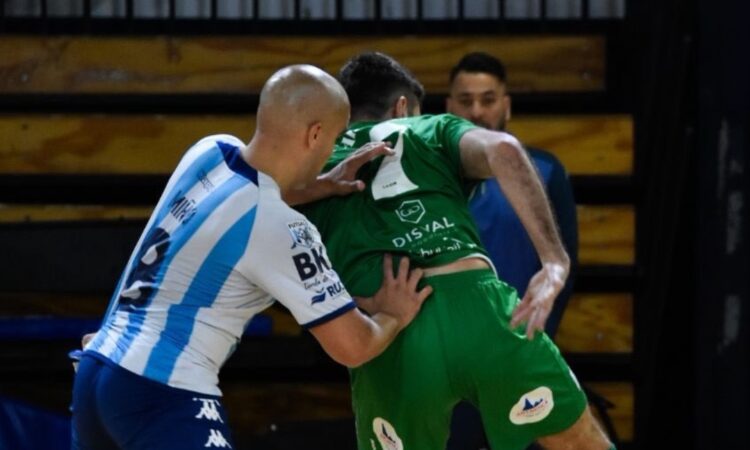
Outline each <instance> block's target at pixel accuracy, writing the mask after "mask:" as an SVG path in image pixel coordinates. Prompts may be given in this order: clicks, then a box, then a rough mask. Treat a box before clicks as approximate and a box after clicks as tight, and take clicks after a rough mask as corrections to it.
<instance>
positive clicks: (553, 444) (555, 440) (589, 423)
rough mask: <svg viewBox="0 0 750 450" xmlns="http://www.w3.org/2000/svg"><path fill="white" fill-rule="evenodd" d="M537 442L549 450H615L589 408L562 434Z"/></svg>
mask: <svg viewBox="0 0 750 450" xmlns="http://www.w3.org/2000/svg"><path fill="white" fill-rule="evenodd" d="M537 442H538V443H539V444H540V445H541V446H542V447H543V448H545V449H548V450H576V449H584V450H586V449H591V450H608V449H613V448H614V445H612V443H611V442H610V441H609V439H608V438H607V435H606V434H604V431H603V430H602V428H601V427H600V426H599V424H598V423H597V422H596V419H594V416H593V415H592V414H591V410H590V409H589V408H588V407H587V408H586V410H585V411H584V412H583V414H581V417H579V418H578V420H577V421H576V423H574V424H573V425H572V426H571V427H569V428H568V429H566V430H564V431H561V432H560V433H557V434H553V435H551V436H544V437H541V438H539V439H538V440H537Z"/></svg>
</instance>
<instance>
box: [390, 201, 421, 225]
mask: <svg viewBox="0 0 750 450" xmlns="http://www.w3.org/2000/svg"><path fill="white" fill-rule="evenodd" d="M424 213H425V209H424V205H423V204H422V201H421V200H404V201H403V202H401V205H400V206H399V207H398V208H396V215H397V216H398V218H399V219H400V220H401V221H402V222H409V223H419V221H420V220H422V217H424Z"/></svg>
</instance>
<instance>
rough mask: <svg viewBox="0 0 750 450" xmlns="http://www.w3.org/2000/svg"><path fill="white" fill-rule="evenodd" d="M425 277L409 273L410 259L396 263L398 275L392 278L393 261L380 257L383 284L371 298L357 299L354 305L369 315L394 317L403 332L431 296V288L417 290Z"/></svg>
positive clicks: (414, 271) (418, 271)
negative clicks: (381, 314) (397, 264)
mask: <svg viewBox="0 0 750 450" xmlns="http://www.w3.org/2000/svg"><path fill="white" fill-rule="evenodd" d="M422 275H424V273H423V271H422V269H414V270H412V271H409V258H406V257H403V258H401V261H400V262H399V266H398V274H397V275H396V276H394V275H393V258H392V257H391V255H385V256H384V257H383V284H382V285H381V286H380V289H379V290H378V291H377V292H376V293H375V295H374V296H373V297H369V298H357V299H356V300H357V305H358V306H359V307H360V308H362V309H364V310H365V311H366V312H367V313H368V314H370V315H375V314H377V313H385V314H388V315H389V316H392V317H394V318H395V319H396V320H397V321H398V323H399V328H400V329H403V328H404V327H406V326H407V325H408V324H409V323H411V321H412V320H413V319H414V317H416V315H417V313H418V312H419V309H420V308H421V307H422V304H423V303H424V301H425V299H427V297H428V296H429V295H430V294H431V293H432V287H431V286H425V287H424V288H422V289H421V290H417V284H418V283H419V280H421V279H422Z"/></svg>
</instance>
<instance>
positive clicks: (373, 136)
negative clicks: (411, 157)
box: [370, 122, 419, 200]
mask: <svg viewBox="0 0 750 450" xmlns="http://www.w3.org/2000/svg"><path fill="white" fill-rule="evenodd" d="M406 130H407V127H406V126H405V125H400V124H397V123H392V122H383V123H380V124H378V125H375V126H374V127H372V128H371V129H370V140H372V141H383V140H385V139H386V138H387V137H388V136H391V135H392V134H393V133H398V138H397V140H396V145H394V146H393V151H394V154H393V155H391V156H386V157H385V158H383V162H382V163H380V168H379V169H378V173H377V175H375V179H373V180H372V183H371V186H372V197H373V198H374V199H375V200H380V199H382V198H390V197H395V196H397V195H399V194H403V193H405V192H409V191H413V190H415V189H417V188H419V186H417V185H416V184H414V183H413V182H412V181H411V180H410V179H409V177H408V176H406V173H405V172H404V166H403V165H402V163H401V158H402V156H403V155H404V132H405V131H406Z"/></svg>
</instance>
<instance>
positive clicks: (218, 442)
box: [203, 429, 232, 448]
mask: <svg viewBox="0 0 750 450" xmlns="http://www.w3.org/2000/svg"><path fill="white" fill-rule="evenodd" d="M203 447H216V448H232V446H231V445H229V442H227V440H226V438H225V437H224V435H223V434H221V431H219V430H213V429H212V430H209V435H208V441H206V444H205V445H204V446H203Z"/></svg>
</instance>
